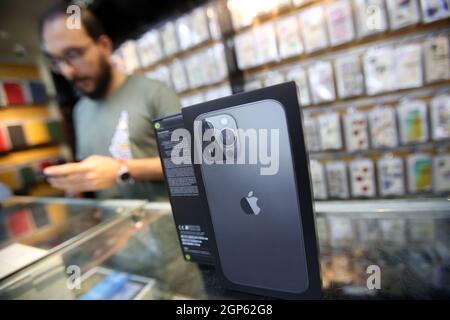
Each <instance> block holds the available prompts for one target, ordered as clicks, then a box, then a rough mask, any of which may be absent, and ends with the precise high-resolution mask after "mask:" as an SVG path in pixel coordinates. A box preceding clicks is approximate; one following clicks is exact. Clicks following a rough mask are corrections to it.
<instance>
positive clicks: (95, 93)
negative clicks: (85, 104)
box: [71, 59, 111, 100]
mask: <svg viewBox="0 0 450 320" xmlns="http://www.w3.org/2000/svg"><path fill="white" fill-rule="evenodd" d="M76 80H77V78H75V79H74V80H72V81H71V82H72V85H73V87H74V88H75V90H76V91H77V92H78V93H80V94H81V95H85V96H87V97H89V98H91V99H94V100H98V99H102V98H104V97H105V95H106V91H107V90H108V87H109V84H110V82H111V66H110V65H108V63H107V62H106V61H105V60H103V59H101V60H100V73H99V75H98V77H97V78H96V79H95V86H94V90H92V91H90V92H86V91H84V90H82V89H80V88H78V87H77V86H76V85H75V82H76Z"/></svg>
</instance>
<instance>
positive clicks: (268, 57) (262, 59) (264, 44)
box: [253, 23, 278, 64]
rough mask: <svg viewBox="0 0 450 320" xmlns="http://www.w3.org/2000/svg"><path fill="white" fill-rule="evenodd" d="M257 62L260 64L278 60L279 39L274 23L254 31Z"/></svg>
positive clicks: (266, 24)
mask: <svg viewBox="0 0 450 320" xmlns="http://www.w3.org/2000/svg"><path fill="white" fill-rule="evenodd" d="M253 32H254V38H255V40H256V60H257V62H258V64H264V63H268V62H272V61H275V60H277V59H278V49H277V37H276V34H275V28H274V25H273V23H265V24H263V25H260V26H258V27H256V28H255V29H254V31H253Z"/></svg>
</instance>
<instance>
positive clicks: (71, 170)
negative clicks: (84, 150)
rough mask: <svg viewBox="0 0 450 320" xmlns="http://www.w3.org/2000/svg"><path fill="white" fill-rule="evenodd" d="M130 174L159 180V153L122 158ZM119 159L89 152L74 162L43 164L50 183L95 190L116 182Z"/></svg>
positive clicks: (160, 172)
mask: <svg viewBox="0 0 450 320" xmlns="http://www.w3.org/2000/svg"><path fill="white" fill-rule="evenodd" d="M124 163H125V164H126V165H127V166H128V170H129V171H130V174H131V176H132V177H133V179H135V180H147V181H162V180H163V172H162V167H161V162H160V159H159V157H152V158H143V159H133V160H126V161H124ZM120 166H121V162H120V161H119V160H115V159H113V158H111V157H105V156H96V155H94V156H90V157H88V158H87V159H85V160H83V161H81V162H78V163H67V164H63V165H59V166H52V167H47V168H45V170H44V173H45V174H46V175H48V177H49V178H48V181H49V182H50V184H51V185H52V186H53V187H55V188H58V189H63V190H66V191H70V192H88V191H99V190H103V189H107V188H110V187H112V186H113V185H114V184H115V183H116V181H117V180H116V179H117V174H118V172H119V170H120Z"/></svg>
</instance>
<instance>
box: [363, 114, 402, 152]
mask: <svg viewBox="0 0 450 320" xmlns="http://www.w3.org/2000/svg"><path fill="white" fill-rule="evenodd" d="M369 127H370V139H371V142H372V147H373V148H395V147H396V146H398V137H397V122H396V118H395V110H394V109H392V108H388V107H376V108H374V109H373V110H371V111H370V112H369Z"/></svg>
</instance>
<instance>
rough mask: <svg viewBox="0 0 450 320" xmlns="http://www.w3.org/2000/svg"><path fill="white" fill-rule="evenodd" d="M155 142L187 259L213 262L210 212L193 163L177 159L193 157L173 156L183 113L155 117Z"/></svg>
mask: <svg viewBox="0 0 450 320" xmlns="http://www.w3.org/2000/svg"><path fill="white" fill-rule="evenodd" d="M153 127H154V129H155V135H156V141H157V144H158V150H159V154H160V158H161V164H162V167H163V172H164V176H165V182H166V186H167V191H168V194H169V200H170V204H171V207H172V213H173V217H174V220H175V225H176V229H177V234H178V239H179V242H180V246H181V250H182V253H183V257H184V259H185V260H186V261H190V262H196V263H201V264H213V257H212V252H211V248H210V243H209V235H208V232H207V231H206V226H205V224H206V219H207V212H206V210H207V209H206V208H205V206H204V202H203V199H202V198H201V197H200V194H199V191H198V187H197V181H196V179H195V175H194V171H193V167H192V164H190V163H189V162H187V163H185V162H183V163H179V162H178V161H177V160H180V162H182V161H181V160H183V157H184V158H186V157H187V158H188V159H190V156H189V154H184V155H183V154H181V155H180V154H178V155H176V156H175V157H174V158H172V154H173V149H174V147H176V146H177V145H178V144H179V141H172V134H173V133H174V132H175V130H177V129H183V128H184V122H183V118H182V115H181V114H175V115H171V116H167V117H163V118H159V119H155V120H153Z"/></svg>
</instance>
